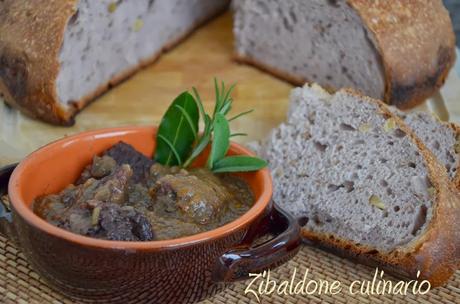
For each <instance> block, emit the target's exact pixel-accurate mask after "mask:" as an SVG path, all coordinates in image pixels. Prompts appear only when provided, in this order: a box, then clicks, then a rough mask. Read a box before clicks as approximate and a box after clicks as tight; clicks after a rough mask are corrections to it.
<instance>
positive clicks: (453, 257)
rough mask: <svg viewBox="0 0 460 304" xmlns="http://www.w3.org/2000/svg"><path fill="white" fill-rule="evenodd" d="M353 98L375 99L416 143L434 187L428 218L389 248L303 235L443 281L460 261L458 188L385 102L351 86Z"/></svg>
mask: <svg viewBox="0 0 460 304" xmlns="http://www.w3.org/2000/svg"><path fill="white" fill-rule="evenodd" d="M346 91H347V93H349V94H351V95H354V96H356V98H359V99H363V100H366V101H367V102H371V103H375V104H377V105H378V106H379V109H380V111H381V113H382V114H383V115H385V116H387V117H392V118H393V119H394V120H395V122H396V124H397V126H398V127H399V128H400V129H401V130H403V131H404V132H405V133H406V134H407V136H409V137H410V138H411V140H412V141H413V142H414V143H415V144H416V146H417V148H418V150H419V152H420V154H421V155H422V156H423V158H424V159H425V165H426V167H427V170H428V174H429V177H430V181H431V182H432V184H433V187H434V188H435V189H436V201H435V202H434V204H433V207H432V209H433V214H432V217H431V220H430V221H429V223H428V224H427V226H425V229H424V231H423V232H422V233H421V234H420V235H419V236H417V237H416V238H414V240H413V241H411V242H410V243H409V244H407V245H405V246H404V247H400V248H397V249H395V250H393V251H391V252H379V251H377V250H375V248H371V247H369V246H364V245H361V244H355V243H354V242H351V241H348V240H343V239H339V238H336V237H335V236H333V235H329V234H319V233H315V232H312V231H308V230H306V229H305V228H303V229H302V235H303V237H304V238H305V239H306V240H307V241H309V242H312V243H314V244H316V245H319V246H320V247H322V248H324V249H326V250H329V251H332V252H334V253H336V254H338V255H341V256H345V257H348V258H352V259H354V260H357V261H358V262H360V263H363V264H367V265H370V266H374V267H375V266H379V267H380V268H381V269H383V270H385V271H387V272H389V273H391V274H394V275H396V276H400V277H404V278H411V279H415V278H417V272H418V271H420V276H419V279H426V280H428V281H430V283H431V285H432V286H433V287H435V286H441V285H443V284H445V283H446V282H447V281H448V280H449V278H450V277H451V276H452V274H453V273H454V272H455V271H456V270H457V266H458V265H459V263H460V229H457V225H456V224H457V223H459V222H460V197H459V194H458V191H457V190H456V188H455V187H454V186H453V184H452V183H451V182H450V181H449V179H448V177H447V172H446V169H445V168H444V167H443V166H442V165H440V164H439V163H438V161H437V160H436V158H435V156H434V155H433V154H432V152H431V151H430V150H428V148H426V146H425V145H424V143H423V142H422V141H421V140H420V139H419V138H418V137H416V135H415V133H414V132H413V131H412V130H411V129H410V128H409V127H408V126H407V125H406V124H405V123H404V121H403V120H401V119H400V118H399V117H398V116H397V115H394V114H393V113H391V112H390V111H389V109H388V108H387V107H386V105H385V104H384V103H382V102H380V101H378V100H374V99H371V98H369V97H364V96H362V95H361V94H360V93H357V92H356V91H354V90H346Z"/></svg>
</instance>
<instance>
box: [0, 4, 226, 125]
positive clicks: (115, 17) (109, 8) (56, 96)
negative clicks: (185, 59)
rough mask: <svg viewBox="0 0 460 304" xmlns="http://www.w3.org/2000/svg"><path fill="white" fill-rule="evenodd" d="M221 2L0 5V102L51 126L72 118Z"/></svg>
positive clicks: (211, 13)
mask: <svg viewBox="0 0 460 304" xmlns="http://www.w3.org/2000/svg"><path fill="white" fill-rule="evenodd" d="M228 4H229V0H155V1H153V0H136V1H112V0H98V1H94V0H66V1H62V0H53V1H50V0H36V1H29V0H5V1H0V95H1V94H3V95H4V97H5V99H6V101H7V102H8V103H9V104H11V105H14V106H16V107H17V108H20V109H21V110H22V111H23V112H25V113H27V114H29V115H31V116H35V117H38V118H40V119H42V120H45V121H48V122H51V123H55V124H64V125H68V124H72V123H73V122H74V121H73V117H74V115H75V114H76V113H77V112H78V111H79V110H80V109H82V108H83V107H84V106H85V105H87V104H88V103H89V101H91V100H92V99H94V98H95V97H96V96H98V95H100V94H102V93H103V92H105V91H106V90H107V89H108V88H109V86H112V85H115V84H117V83H118V82H120V81H121V80H123V79H125V78H126V77H128V76H129V75H131V74H132V73H134V72H135V71H137V70H138V69H139V68H141V67H142V66H144V65H146V64H148V63H150V62H152V61H154V60H155V59H157V58H158V56H160V55H161V53H162V52H163V51H165V50H167V49H169V48H171V47H172V46H173V45H174V44H176V43H177V42H178V41H179V40H181V39H182V38H183V37H184V36H185V35H187V34H188V33H190V32H191V31H192V30H193V29H194V28H196V27H197V26H198V25H200V24H201V23H203V22H204V21H206V20H208V19H210V18H211V17H213V16H215V15H216V14H218V13H220V12H222V11H224V10H225V9H226V8H227V6H228Z"/></svg>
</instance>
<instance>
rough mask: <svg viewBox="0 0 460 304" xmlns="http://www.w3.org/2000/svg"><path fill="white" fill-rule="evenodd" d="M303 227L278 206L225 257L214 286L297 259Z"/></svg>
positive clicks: (216, 275)
mask: <svg viewBox="0 0 460 304" xmlns="http://www.w3.org/2000/svg"><path fill="white" fill-rule="evenodd" d="M268 235H273V236H274V237H273V238H272V239H270V240H269V241H266V242H263V243H262V244H260V245H255V246H251V244H252V243H254V242H255V241H256V240H257V239H260V238H261V237H263V236H268ZM300 245H301V238H300V227H299V224H298V222H297V220H295V219H294V218H293V217H292V216H291V215H290V214H288V213H286V212H285V211H283V210H282V209H281V208H279V207H278V206H277V204H276V203H273V204H272V208H271V211H270V212H269V213H268V215H266V216H265V217H264V218H263V219H262V220H261V222H260V223H259V224H258V225H253V226H251V228H250V229H249V231H248V233H247V234H246V235H245V237H244V238H243V241H242V243H241V245H239V246H238V247H236V248H233V249H232V250H230V251H228V252H226V253H224V254H223V255H222V256H221V257H220V258H219V259H218V261H217V263H216V265H215V267H214V270H213V273H212V279H213V281H214V282H233V281H238V280H244V279H248V278H249V274H250V273H260V272H262V271H263V270H266V269H270V268H274V267H277V266H279V265H281V264H283V263H284V262H286V261H288V260H290V259H291V258H292V257H294V256H295V255H296V254H297V252H298V251H299V249H300Z"/></svg>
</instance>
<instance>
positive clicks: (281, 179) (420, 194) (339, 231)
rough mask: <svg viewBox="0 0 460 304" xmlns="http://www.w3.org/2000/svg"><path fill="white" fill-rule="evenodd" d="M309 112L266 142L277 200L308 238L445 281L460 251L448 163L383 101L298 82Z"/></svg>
mask: <svg viewBox="0 0 460 304" xmlns="http://www.w3.org/2000/svg"><path fill="white" fill-rule="evenodd" d="M292 102H294V103H296V102H299V103H301V104H304V105H305V108H303V109H302V112H303V115H304V117H305V118H306V119H302V120H300V121H299V120H294V119H290V121H288V122H287V123H285V124H282V125H281V126H280V127H279V128H277V129H275V130H274V131H273V133H272V134H271V136H270V137H269V139H268V140H267V142H266V143H265V145H264V148H263V149H261V150H262V151H263V153H262V154H263V156H265V157H266V158H267V159H268V161H269V163H270V168H271V170H272V174H273V178H274V183H275V187H274V199H275V201H276V202H278V203H279V204H280V205H281V206H283V207H284V208H285V209H286V210H288V211H290V212H291V213H293V214H294V215H296V216H297V217H299V219H300V222H301V223H302V224H303V228H302V233H303V235H304V237H305V238H306V239H307V240H310V241H312V242H314V243H317V244H319V245H320V246H322V247H324V248H326V249H330V250H333V251H335V252H338V253H339V254H342V255H345V256H348V257H352V258H355V259H357V260H358V261H360V262H363V263H366V264H370V265H380V266H381V267H382V268H383V269H385V270H387V271H389V272H392V273H393V274H397V275H400V276H404V277H410V278H416V277H417V271H420V272H421V273H420V276H419V278H425V279H428V280H430V282H431V283H432V284H433V285H434V286H436V285H440V284H443V283H445V282H446V281H447V280H448V278H449V277H450V276H451V275H452V274H453V272H454V271H455V270H456V269H457V265H458V261H459V259H460V230H458V229H456V227H455V223H457V222H458V221H459V220H460V201H459V199H458V196H457V192H456V191H454V190H453V187H451V183H450V182H449V180H448V177H447V174H446V170H445V168H444V167H443V166H442V165H440V164H439V163H438V162H437V161H436V159H435V157H434V155H433V154H432V153H431V152H430V151H429V150H428V149H427V148H426V147H425V145H424V144H423V143H422V141H421V140H420V139H418V138H417V137H416V136H415V135H414V133H413V131H412V130H411V129H410V128H409V127H408V126H407V125H406V124H405V123H404V122H403V121H402V120H401V119H400V118H399V117H398V116H397V115H395V114H393V113H392V112H391V111H390V110H389V109H388V107H386V106H385V105H384V104H383V103H381V102H379V101H376V100H373V99H370V98H367V97H363V96H361V95H359V94H357V93H355V92H353V91H350V90H341V91H339V92H338V93H336V94H335V95H329V94H328V93H327V92H326V91H324V90H320V89H318V88H315V87H305V88H303V89H296V90H294V91H293V94H292Z"/></svg>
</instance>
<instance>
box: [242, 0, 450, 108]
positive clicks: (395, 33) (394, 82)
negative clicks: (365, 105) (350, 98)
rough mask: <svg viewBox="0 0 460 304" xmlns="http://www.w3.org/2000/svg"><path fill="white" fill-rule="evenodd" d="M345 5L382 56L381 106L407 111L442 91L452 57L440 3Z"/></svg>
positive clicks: (351, 0) (297, 81) (352, 0)
mask: <svg viewBox="0 0 460 304" xmlns="http://www.w3.org/2000/svg"><path fill="white" fill-rule="evenodd" d="M347 3H348V4H349V5H350V7H351V8H352V9H354V10H355V11H356V12H357V14H358V16H359V17H360V18H361V20H362V21H363V25H364V26H365V27H366V28H367V30H368V34H369V38H370V40H371V42H372V43H373V44H374V47H375V49H376V51H377V52H378V54H379V56H380V58H381V62H382V68H383V73H384V77H385V92H384V101H385V102H386V103H388V104H392V105H395V106H397V107H398V108H400V109H409V108H412V107H415V106H417V105H419V104H420V103H422V102H424V101H425V100H426V99H427V98H429V97H430V96H432V95H433V94H434V93H435V92H436V91H438V90H439V88H441V86H442V85H443V84H444V82H445V80H446V78H447V75H448V73H449V71H450V69H451V68H452V66H453V64H454V62H455V57H456V55H455V35H454V32H453V28H452V23H451V20H450V17H449V13H448V12H447V10H446V9H445V7H444V5H443V4H442V1H441V0H433V1H431V0H408V1H399V0H398V1H368V0H347ZM235 58H236V59H237V61H239V62H244V63H248V64H251V65H254V66H256V67H259V68H261V69H263V70H265V71H268V72H270V73H271V74H273V75H274V76H276V77H278V78H281V79H284V80H286V81H288V82H290V83H292V84H294V85H297V86H302V85H303V84H304V83H306V82H307V83H311V82H312V81H311V80H310V79H308V78H304V77H299V76H298V75H293V74H291V73H287V72H284V71H280V70H279V69H274V68H272V67H269V66H267V65H266V64H263V63H261V62H260V61H259V60H257V58H252V57H249V56H247V55H244V54H236V55H235ZM322 85H323V86H324V84H322ZM339 89H340V88H332V87H329V88H328V90H332V91H336V90H339Z"/></svg>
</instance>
